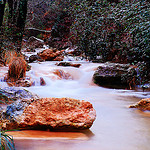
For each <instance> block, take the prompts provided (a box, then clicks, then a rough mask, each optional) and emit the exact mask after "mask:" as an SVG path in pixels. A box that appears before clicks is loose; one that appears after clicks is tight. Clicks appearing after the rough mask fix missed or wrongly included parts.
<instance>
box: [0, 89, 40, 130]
mask: <svg viewBox="0 0 150 150" xmlns="http://www.w3.org/2000/svg"><path fill="white" fill-rule="evenodd" d="M0 97H1V101H3V103H6V102H7V104H9V105H8V106H7V107H6V108H5V107H1V108H0V109H1V110H0V117H1V120H0V124H1V125H2V128H3V129H12V128H13V129H16V128H17V127H18V126H17V122H16V118H17V117H19V116H20V115H21V114H22V113H23V111H24V109H25V108H26V107H27V106H28V105H29V104H31V103H32V102H33V101H35V100H37V99H39V97H38V96H37V95H35V94H32V93H31V92H29V91H27V90H25V89H21V88H14V87H12V88H10V87H9V88H8V87H7V88H4V89H0Z"/></svg>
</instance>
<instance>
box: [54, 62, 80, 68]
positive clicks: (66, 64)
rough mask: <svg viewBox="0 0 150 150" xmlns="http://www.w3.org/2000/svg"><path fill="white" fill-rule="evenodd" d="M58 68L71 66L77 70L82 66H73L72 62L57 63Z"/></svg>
mask: <svg viewBox="0 0 150 150" xmlns="http://www.w3.org/2000/svg"><path fill="white" fill-rule="evenodd" d="M56 65H57V66H64V67H66V66H71V67H76V68H79V67H80V66H81V64H72V63H70V62H60V63H57V64H56Z"/></svg>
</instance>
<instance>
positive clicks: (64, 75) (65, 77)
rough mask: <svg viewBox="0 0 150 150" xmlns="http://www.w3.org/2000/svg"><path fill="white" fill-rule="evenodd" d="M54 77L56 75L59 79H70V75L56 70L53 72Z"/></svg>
mask: <svg viewBox="0 0 150 150" xmlns="http://www.w3.org/2000/svg"><path fill="white" fill-rule="evenodd" d="M53 73H54V74H55V75H57V76H58V77H59V79H66V80H68V79H72V77H71V75H70V74H69V73H66V72H64V71H63V70H60V69H56V70H55V71H54V72H53Z"/></svg>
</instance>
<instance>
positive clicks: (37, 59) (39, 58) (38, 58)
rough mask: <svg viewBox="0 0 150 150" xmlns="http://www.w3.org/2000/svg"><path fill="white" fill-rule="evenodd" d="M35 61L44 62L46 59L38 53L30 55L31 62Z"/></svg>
mask: <svg viewBox="0 0 150 150" xmlns="http://www.w3.org/2000/svg"><path fill="white" fill-rule="evenodd" d="M34 61H40V62H42V61H44V60H43V59H42V58H41V57H40V56H38V55H31V56H30V57H29V63H32V62H34Z"/></svg>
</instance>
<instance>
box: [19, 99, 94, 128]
mask: <svg viewBox="0 0 150 150" xmlns="http://www.w3.org/2000/svg"><path fill="white" fill-rule="evenodd" d="M95 119H96V111H95V110H94V108H93V106H92V104H91V103H90V102H86V101H83V100H76V99H71V98H41V99H39V100H37V101H34V102H32V103H31V104H30V105H29V106H28V107H26V108H25V110H24V112H23V114H22V115H21V116H19V117H18V118H17V123H18V127H19V128H24V129H27V128H32V129H47V128H48V129H50V130H73V129H88V128H90V127H91V126H92V124H93V122H94V120H95Z"/></svg>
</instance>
